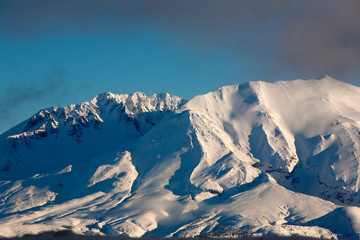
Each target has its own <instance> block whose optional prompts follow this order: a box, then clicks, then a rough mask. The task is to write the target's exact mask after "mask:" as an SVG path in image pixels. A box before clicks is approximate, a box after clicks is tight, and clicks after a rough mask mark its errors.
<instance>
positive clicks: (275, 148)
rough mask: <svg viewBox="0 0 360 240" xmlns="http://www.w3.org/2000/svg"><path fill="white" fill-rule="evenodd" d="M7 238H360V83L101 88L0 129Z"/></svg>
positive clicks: (2, 227) (0, 231) (0, 200)
mask: <svg viewBox="0 0 360 240" xmlns="http://www.w3.org/2000/svg"><path fill="white" fill-rule="evenodd" d="M0 141H1V142H0V180H1V182H0V235H1V236H21V235H23V234H26V233H38V232H41V231H48V230H64V229H71V230H73V231H75V232H78V233H84V234H109V235H128V236H132V237H139V236H143V235H151V234H155V235H160V236H181V237H192V236H198V235H208V236H242V235H254V236H262V235H285V236H288V235H295V234H297V235H302V236H311V237H318V238H353V239H359V237H360V196H359V187H360V148H359V144H360V88H359V87H356V86H352V85H349V84H347V83H343V82H339V81H337V80H334V79H332V78H330V77H325V78H324V79H321V80H306V81H304V80H296V81H286V82H275V83H266V82H250V83H246V84H241V85H234V86H225V87H222V88H220V89H218V90H217V91H215V92H211V93H208V94H205V95H201V96H196V97H195V98H193V99H191V100H189V101H186V100H183V99H181V98H178V97H176V96H172V95H169V94H158V95H151V96H145V95H144V94H143V93H134V94H132V95H117V94H112V93H104V94H100V95H98V96H96V97H95V98H93V99H92V100H90V101H88V102H84V103H81V104H78V105H70V106H68V107H61V108H56V107H54V108H49V109H43V110H41V111H40V112H38V113H37V114H35V115H34V116H33V117H31V118H30V119H28V120H26V121H25V122H23V123H21V124H19V125H17V126H15V127H14V128H12V129H10V130H9V131H7V132H5V133H4V134H2V135H1V136H0Z"/></svg>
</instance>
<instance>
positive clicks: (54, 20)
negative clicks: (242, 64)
mask: <svg viewBox="0 0 360 240" xmlns="http://www.w3.org/2000/svg"><path fill="white" fill-rule="evenodd" d="M359 22H360V1H358V0H346V1H341V0H317V1H314V0H302V1H298V0H242V1H240V0H224V1H220V0H202V1H199V0H191V1H189V0H172V1H169V0H150V1H145V0H143V1H140V0H129V1H120V0H119V1H115V0H107V1H100V0H99V1H95V0H86V1H84V0H77V1H73V0H63V1H54V0H32V1H18V0H7V1H4V0H0V30H1V31H3V33H4V34H6V35H7V36H9V37H38V36H41V35H42V34H44V33H48V32H52V31H59V30H60V31H83V32H99V31H100V32H104V33H111V34H116V35H119V36H126V37H127V36H129V35H130V36H131V34H137V33H138V32H141V31H142V30H144V29H146V28H148V27H149V26H150V27H152V29H156V34H158V35H159V37H164V38H165V37H166V36H169V35H170V36H172V37H173V39H175V41H177V42H178V43H179V44H184V43H186V44H188V43H190V44H193V46H195V47H198V48H205V49H206V48H207V49H209V48H210V49H212V48H224V49H225V48H226V49H228V50H231V51H233V52H234V53H235V54H237V55H239V57H241V58H251V59H252V60H253V61H259V62H260V63H261V65H262V66H263V67H264V69H265V70H267V71H268V72H269V73H271V74H273V75H274V76H275V77H278V76H279V73H280V72H282V71H290V72H292V73H293V74H294V75H295V76H294V77H297V76H303V77H311V76H317V75H319V74H328V75H332V76H334V77H336V78H340V79H348V80H352V79H356V78H355V77H354V76H356V75H357V74H359V73H360V70H359V69H360V60H359V59H360V27H359V26H360V25H359ZM167 40H170V39H167ZM259 71H264V70H261V69H259Z"/></svg>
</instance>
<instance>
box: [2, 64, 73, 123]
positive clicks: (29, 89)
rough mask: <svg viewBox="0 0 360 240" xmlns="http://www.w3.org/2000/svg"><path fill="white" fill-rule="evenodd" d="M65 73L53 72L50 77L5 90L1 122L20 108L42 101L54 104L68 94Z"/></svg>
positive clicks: (3, 92) (8, 87)
mask: <svg viewBox="0 0 360 240" xmlns="http://www.w3.org/2000/svg"><path fill="white" fill-rule="evenodd" d="M64 79H65V72H64V71H58V70H56V71H53V72H52V73H51V74H49V75H48V76H46V77H44V78H43V79H40V80H38V81H33V82H29V83H28V84H25V85H24V84H19V85H16V86H14V85H11V86H7V87H5V88H3V91H2V93H1V94H0V112H1V118H0V122H6V121H8V119H10V118H11V117H12V115H13V114H15V113H17V112H18V107H23V106H29V105H33V104H34V103H39V102H41V101H44V100H46V101H50V102H54V101H57V100H59V99H61V98H63V97H64V96H65V95H66V94H67V93H68V89H67V88H68V87H67V85H66V82H65V81H64Z"/></svg>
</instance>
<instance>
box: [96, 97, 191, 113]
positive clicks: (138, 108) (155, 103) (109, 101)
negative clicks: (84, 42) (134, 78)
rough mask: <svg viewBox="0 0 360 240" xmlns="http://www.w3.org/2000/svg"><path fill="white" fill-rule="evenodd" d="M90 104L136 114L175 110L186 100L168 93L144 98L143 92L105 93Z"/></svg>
mask: <svg viewBox="0 0 360 240" xmlns="http://www.w3.org/2000/svg"><path fill="white" fill-rule="evenodd" d="M91 102H92V103H94V104H97V105H98V106H100V105H102V106H108V105H114V104H115V105H119V106H121V107H123V108H124V110H125V111H126V113H128V114H138V113H144V112H154V111H172V110H176V109H178V108H179V107H180V106H181V105H183V104H184V103H185V102H186V100H184V99H182V98H180V97H177V96H174V95H170V94H168V93H160V94H152V95H149V96H146V95H145V94H144V93H143V92H135V93H133V94H113V93H111V92H106V93H102V94H99V95H97V96H96V97H95V98H93V99H92V100H91ZM110 109H111V107H110Z"/></svg>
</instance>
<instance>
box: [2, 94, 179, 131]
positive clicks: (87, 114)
mask: <svg viewBox="0 0 360 240" xmlns="http://www.w3.org/2000/svg"><path fill="white" fill-rule="evenodd" d="M185 102H186V100H184V99H182V98H180V97H177V96H174V95H170V94H168V93H160V94H152V95H150V96H146V95H145V94H144V93H142V92H135V93H133V94H114V93H111V92H105V93H102V94H99V95H97V96H95V97H94V98H93V99H92V100H90V101H86V102H83V103H80V104H71V105H69V106H65V107H50V108H46V109H42V110H40V111H39V112H38V113H36V114H35V115H33V116H32V117H31V118H30V119H29V120H27V122H26V124H25V125H24V127H23V128H22V131H21V132H16V133H12V134H10V135H9V136H7V138H24V137H29V136H36V137H46V136H47V135H48V134H49V133H58V132H59V129H58V128H59V125H64V126H67V127H66V128H67V132H68V134H70V135H75V133H78V132H79V131H80V130H81V128H90V127H93V128H95V129H99V125H100V123H102V122H104V119H114V117H115V118H116V119H118V120H119V121H123V120H124V121H132V120H131V119H133V118H134V117H135V116H136V115H138V114H144V113H148V112H167V111H173V110H176V109H178V108H179V107H181V106H182V105H183V104H184V103H185ZM160 115H161V114H160ZM107 116H109V117H107ZM161 117H162V115H161V116H157V117H155V119H146V121H149V122H150V121H151V120H153V121H151V124H154V121H156V119H157V120H158V119H159V118H161ZM147 118H154V116H148V117H147ZM136 124H138V123H136Z"/></svg>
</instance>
